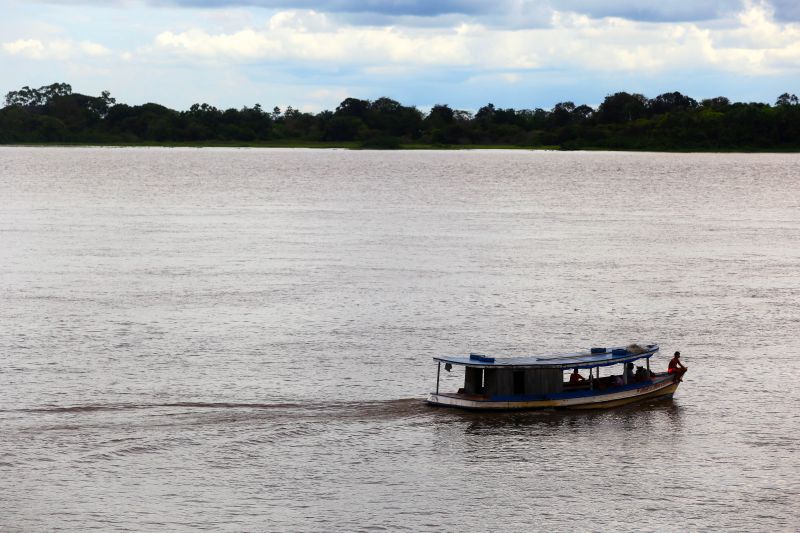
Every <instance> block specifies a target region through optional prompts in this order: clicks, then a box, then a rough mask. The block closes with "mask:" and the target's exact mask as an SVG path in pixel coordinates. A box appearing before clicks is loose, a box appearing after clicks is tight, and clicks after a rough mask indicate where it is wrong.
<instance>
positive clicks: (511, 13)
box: [0, 0, 800, 111]
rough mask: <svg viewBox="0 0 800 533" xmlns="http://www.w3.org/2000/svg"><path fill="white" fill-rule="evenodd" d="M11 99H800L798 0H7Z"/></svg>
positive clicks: (2, 30) (538, 102) (535, 102)
mask: <svg viewBox="0 0 800 533" xmlns="http://www.w3.org/2000/svg"><path fill="white" fill-rule="evenodd" d="M0 9H2V13H3V17H2V19H0V71H2V76H0V91H1V92H2V94H5V93H6V92H8V91H10V90H15V89H18V88H20V87H22V86H23V85H30V86H36V87H38V86H40V85H45V84H50V83H53V82H56V81H59V82H62V81H63V82H67V83H70V84H72V86H73V88H74V90H75V91H77V92H83V93H87V94H99V93H100V91H102V90H104V89H108V90H110V91H111V93H112V96H115V97H116V98H117V99H118V100H119V101H123V102H126V103H131V104H140V103H145V102H148V101H153V102H158V103H163V104H165V105H168V106H170V107H174V108H177V109H185V108H187V107H189V106H190V105H191V104H192V103H195V102H208V103H210V104H212V105H216V106H218V107H241V106H243V105H253V104H255V103H260V104H262V105H263V106H264V107H272V106H274V105H280V106H282V107H285V106H286V105H292V106H294V107H296V108H301V109H304V110H309V111H317V110H320V109H333V108H335V107H336V105H337V104H338V103H339V102H340V101H341V100H342V99H343V98H345V97H346V96H355V97H359V98H369V99H374V98H377V97H380V96H389V97H391V98H394V99H396V100H399V101H401V102H402V103H404V104H408V105H417V106H419V107H420V108H423V109H424V108H428V107H430V106H431V105H433V104H436V103H448V104H450V105H453V106H455V107H459V108H462V109H469V110H475V109H477V108H478V107H480V106H482V105H484V104H486V103H488V102H493V103H494V104H495V105H498V106H502V107H509V106H513V107H517V108H534V107H543V108H548V109H549V108H550V107H552V106H553V104H555V103H556V102H559V101H565V100H572V101H574V102H576V103H586V104H589V105H596V104H597V103H599V102H601V101H602V100H603V97H604V96H605V95H607V94H609V93H612V92H616V91H620V90H626V91H629V92H641V93H644V94H645V95H648V96H655V95H657V94H660V93H663V92H667V91H673V90H678V91H681V92H683V93H686V94H689V95H691V96H693V97H695V98H698V99H701V98H706V97H712V96H719V95H724V96H728V97H730V98H731V99H733V100H738V101H763V102H773V101H774V100H775V97H776V96H777V95H778V94H780V93H783V92H786V91H788V92H794V93H800V0H715V1H708V0H669V1H664V0H660V1H651V0H605V1H593V0H563V1H557V0H491V1H489V0H49V1H38V0H25V1H17V0H0Z"/></svg>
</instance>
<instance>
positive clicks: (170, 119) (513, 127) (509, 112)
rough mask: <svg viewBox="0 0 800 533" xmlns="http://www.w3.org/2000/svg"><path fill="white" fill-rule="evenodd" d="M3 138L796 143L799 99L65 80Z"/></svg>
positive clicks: (656, 145)
mask: <svg viewBox="0 0 800 533" xmlns="http://www.w3.org/2000/svg"><path fill="white" fill-rule="evenodd" d="M0 144H79V145H81V144H92V145H98V144H100V145H141V146H264V147H309V148H316V147H325V148H333V147H341V148H372V149H395V148H407V149H426V148H461V149H469V148H549V149H562V150H577V149H612V150H654V151H797V150H800V105H798V98H797V96H795V95H793V94H789V93H784V94H782V95H780V96H779V97H778V98H777V100H776V102H775V103H774V104H772V105H770V104H765V103H739V102H731V101H730V100H728V99H727V98H725V97H721V96H720V97H717V98H710V99H706V100H702V101H700V102H698V101H696V100H694V99H693V98H690V97H688V96H685V95H683V94H681V93H678V92H672V93H664V94H661V95H659V96H656V97H655V98H647V97H645V96H643V95H641V94H629V93H626V92H619V93H615V94H612V95H609V96H607V97H606V98H605V100H604V101H603V102H602V103H601V104H600V105H599V106H598V107H597V109H593V108H592V107H589V106H587V105H575V104H574V103H572V102H561V103H558V104H556V105H555V106H554V107H553V108H552V109H550V110H549V111H548V110H544V109H540V108H536V109H519V110H518V109H511V108H507V109H503V108H498V107H495V106H494V105H492V104H487V105H486V106H484V107H481V108H480V109H479V110H478V111H477V112H476V113H474V114H473V113H470V112H467V111H461V110H456V109H452V108H451V107H449V106H448V105H444V104H442V105H435V106H434V107H433V108H432V109H431V110H430V112H429V113H427V114H425V113H423V112H421V111H419V110H418V109H416V108H415V107H409V106H404V105H402V104H400V103H399V102H397V101H395V100H392V99H390V98H385V97H384V98H378V99H377V100H374V101H370V100H360V99H357V98H347V99H345V100H344V101H343V102H342V103H341V104H339V106H338V107H337V108H336V110H334V111H322V112H319V113H306V112H301V111H299V110H296V109H293V108H291V107H288V108H286V109H285V110H281V109H279V108H277V107H275V108H273V110H272V111H266V110H264V109H262V107H261V106H260V105H259V104H256V105H254V106H253V107H243V108H242V109H226V110H221V109H217V108H216V107H213V106H211V105H208V104H194V105H192V106H191V107H190V108H189V110H187V111H175V110H172V109H169V108H167V107H164V106H162V105H159V104H154V103H148V104H144V105H140V106H129V105H126V104H121V103H117V102H116V100H115V99H114V98H112V97H111V95H110V94H109V92H108V91H104V92H103V93H102V94H101V95H100V96H96V97H94V96H88V95H84V94H79V93H73V92H72V87H71V86H70V85H68V84H65V83H55V84H53V85H49V86H45V87H40V88H38V89H32V88H30V87H23V88H22V89H20V90H18V91H11V92H9V93H8V94H7V95H6V100H5V107H3V108H2V109H0Z"/></svg>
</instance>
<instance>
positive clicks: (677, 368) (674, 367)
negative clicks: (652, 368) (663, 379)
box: [667, 352, 688, 381]
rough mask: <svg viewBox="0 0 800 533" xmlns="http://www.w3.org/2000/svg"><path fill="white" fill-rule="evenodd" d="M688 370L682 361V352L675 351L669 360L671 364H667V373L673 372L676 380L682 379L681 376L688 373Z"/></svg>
mask: <svg viewBox="0 0 800 533" xmlns="http://www.w3.org/2000/svg"><path fill="white" fill-rule="evenodd" d="M686 370H688V369H687V368H686V367H685V366H683V364H682V363H681V352H675V355H674V356H673V357H672V359H671V360H670V362H669V366H667V374H673V375H674V376H675V381H681V377H682V376H683V374H684V373H686Z"/></svg>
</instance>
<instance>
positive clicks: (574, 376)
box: [569, 368, 586, 385]
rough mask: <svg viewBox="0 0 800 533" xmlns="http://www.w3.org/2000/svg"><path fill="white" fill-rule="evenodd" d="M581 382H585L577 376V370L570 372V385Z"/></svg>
mask: <svg viewBox="0 0 800 533" xmlns="http://www.w3.org/2000/svg"><path fill="white" fill-rule="evenodd" d="M581 381H586V378H585V377H583V376H581V375H580V374H578V369H577V368H576V369H575V370H573V371H572V374H570V375H569V382H570V384H571V385H572V384H575V383H580V382H581Z"/></svg>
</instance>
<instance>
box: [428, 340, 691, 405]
mask: <svg viewBox="0 0 800 533" xmlns="http://www.w3.org/2000/svg"><path fill="white" fill-rule="evenodd" d="M658 349H659V348H658V345H657V344H645V345H639V344H631V345H628V346H626V347H616V348H592V349H590V350H589V351H587V352H579V353H572V354H560V355H540V356H533V357H508V358H499V357H497V358H496V357H491V356H487V355H482V354H470V355H469V356H456V357H434V358H433V359H434V361H436V362H437V370H436V390H435V391H434V392H431V393H430V394H429V395H428V398H427V402H428V403H429V404H431V405H437V406H447V407H459V408H463V409H476V410H508V409H600V408H608V407H616V406H619V405H625V404H629V403H633V402H637V401H641V400H646V399H651V398H657V397H668V396H672V394H674V393H675V390H676V389H677V388H678V385H679V384H680V381H681V379H680V378H681V376H682V375H683V374H682V373H679V374H668V373H667V372H661V373H655V372H651V371H650V358H651V357H653V355H655V354H656V353H657V352H658ZM641 360H644V363H645V366H639V367H638V368H637V369H636V370H635V371H632V367H633V366H634V364H635V362H636V361H641ZM442 366H444V368H445V370H446V371H450V370H452V367H453V366H459V367H464V369H465V370H464V386H463V388H460V389H459V390H458V391H457V392H441V391H440V390H439V381H440V376H441V370H442ZM608 366H619V368H621V369H622V371H621V372H616V373H608V374H607V375H605V376H603V377H601V376H600V374H601V372H600V369H601V368H602V367H608ZM576 369H577V370H576ZM580 370H588V371H589V376H588V378H583V376H581V378H583V380H582V381H579V382H570V381H569V380H567V381H565V371H573V372H574V373H576V374H579V372H580ZM615 374H616V375H615ZM620 374H621V375H620ZM576 380H577V378H572V381H576Z"/></svg>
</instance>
